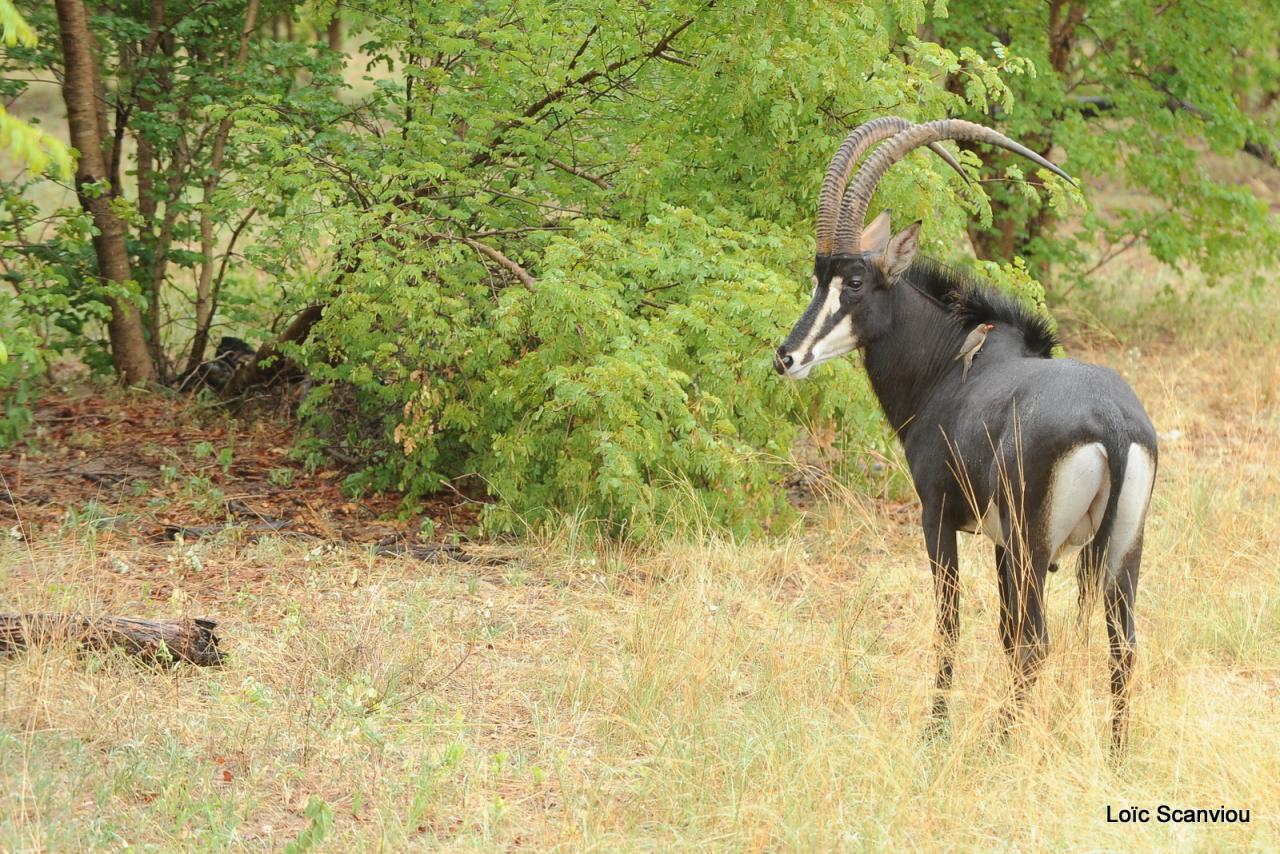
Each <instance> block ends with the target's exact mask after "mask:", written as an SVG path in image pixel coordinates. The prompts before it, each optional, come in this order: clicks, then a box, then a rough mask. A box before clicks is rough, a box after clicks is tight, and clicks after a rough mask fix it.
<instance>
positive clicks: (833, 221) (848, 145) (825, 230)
mask: <svg viewBox="0 0 1280 854" xmlns="http://www.w3.org/2000/svg"><path fill="white" fill-rule="evenodd" d="M913 127H917V125H916V124H915V123H914V122H909V121H907V120H906V119H902V118H898V117H897V116H885V117H884V118H879V119H872V120H871V121H869V122H866V123H865V124H862V125H860V126H858V127H857V128H855V129H854V130H853V131H851V132H850V133H849V135H848V136H846V137H845V138H844V142H842V143H841V144H840V148H838V149H837V150H836V154H835V156H834V157H832V158H831V165H830V166H828V167H827V177H826V178H824V179H823V181H822V192H820V193H819V194H818V254H819V255H829V254H831V250H832V248H833V247H834V245H835V237H836V225H837V222H838V218H839V204H840V199H841V197H842V196H843V195H844V188H845V185H846V184H848V183H849V175H850V174H851V173H852V172H853V167H854V166H855V165H857V163H858V161H859V160H861V159H862V155H864V154H866V152H867V149H869V148H870V147H871V146H873V145H875V144H876V143H878V142H880V141H881V140H883V139H888V138H889V137H892V136H894V135H895V134H898V133H901V132H902V131H904V130H910V129H911V128H913ZM928 145H929V148H930V149H931V150H932V151H933V152H934V153H935V154H937V155H938V156H939V157H941V158H942V159H943V160H944V161H946V163H947V165H948V166H950V167H951V168H952V169H954V170H956V172H958V173H959V174H960V177H961V178H964V179H965V180H966V181H968V180H969V176H968V175H965V174H964V170H963V169H962V168H960V163H959V161H957V160H956V159H955V157H954V156H953V155H952V154H951V152H950V151H947V150H946V149H945V148H943V147H942V146H941V145H938V144H937V143H936V142H932V143H928Z"/></svg>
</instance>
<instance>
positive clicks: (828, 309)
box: [795, 276, 844, 362]
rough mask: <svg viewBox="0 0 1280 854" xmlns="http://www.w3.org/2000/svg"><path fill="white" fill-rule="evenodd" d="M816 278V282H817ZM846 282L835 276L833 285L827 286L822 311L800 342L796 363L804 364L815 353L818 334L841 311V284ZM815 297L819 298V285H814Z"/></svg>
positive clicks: (832, 281) (815, 277)
mask: <svg viewBox="0 0 1280 854" xmlns="http://www.w3.org/2000/svg"><path fill="white" fill-rule="evenodd" d="M817 278H818V277H817V276H814V281H815V282H816V281H817ZM842 281H844V280H843V279H841V278H840V277H839V276H835V277H834V278H832V280H831V284H829V285H827V295H826V298H825V299H824V300H823V301H822V309H821V311H819V312H818V316H817V317H815V318H814V319H813V325H812V326H810V327H809V332H808V334H807V335H805V336H804V340H803V341H801V342H800V346H799V347H797V348H796V353H795V354H796V361H798V362H804V361H805V360H806V357H807V356H808V355H809V354H810V353H812V352H813V348H814V345H815V344H816V343H817V340H816V339H817V337H818V333H819V332H821V331H822V328H823V327H824V326H826V325H827V322H828V321H829V320H830V319H831V316H832V315H833V314H835V313H836V312H837V311H838V310H839V309H840V283H841V282H842ZM814 296H815V297H816V296H817V285H816V284H815V285H814Z"/></svg>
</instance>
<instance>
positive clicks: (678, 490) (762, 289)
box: [312, 207, 874, 533]
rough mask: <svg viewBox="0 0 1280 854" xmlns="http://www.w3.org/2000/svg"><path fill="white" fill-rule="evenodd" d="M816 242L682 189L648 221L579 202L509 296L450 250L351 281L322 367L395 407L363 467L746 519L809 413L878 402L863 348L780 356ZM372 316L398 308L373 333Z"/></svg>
mask: <svg viewBox="0 0 1280 854" xmlns="http://www.w3.org/2000/svg"><path fill="white" fill-rule="evenodd" d="M811 253H812V245H811V241H810V240H809V239H808V237H807V236H806V237H805V238H803V239H802V238H798V237H797V236H795V235H793V234H789V233H787V232H785V231H783V230H780V229H778V228H776V227H774V226H771V225H769V224H767V223H761V222H732V218H731V217H729V216H728V215H726V214H724V213H723V212H719V213H718V214H717V215H715V216H707V217H704V216H700V215H698V214H695V213H693V212H692V211H689V210H688V209H685V208H675V207H665V208H662V209H661V211H660V212H659V213H657V214H655V215H653V216H651V217H649V219H648V221H647V222H646V223H645V227H643V228H634V227H620V226H618V225H617V224H616V223H610V222H607V221H604V220H590V219H580V220H577V221H575V222H573V223H572V224H571V225H570V226H569V227H568V230H567V231H563V232H560V233H558V234H557V235H556V236H555V237H554V238H553V239H551V240H550V241H549V242H548V245H547V247H546V250H545V253H544V256H543V258H542V262H541V275H540V277H539V279H538V281H537V283H536V285H535V286H534V287H533V288H522V287H509V288H506V289H505V290H504V291H503V292H502V293H501V294H500V295H499V297H498V299H497V300H496V301H494V300H492V299H491V295H490V294H489V292H488V289H487V288H486V287H483V286H480V287H476V286H475V285H474V284H470V283H467V282H466V280H461V281H451V280H450V279H449V278H448V276H447V274H448V272H449V270H448V269H447V268H446V269H444V270H441V271H439V273H440V275H438V276H425V275H424V276H422V277H421V278H415V279H414V280H413V282H412V283H404V284H405V286H404V287H402V286H401V283H396V285H395V286H394V287H380V288H378V289H377V290H376V291H373V292H371V291H369V290H361V291H359V292H355V293H352V292H348V293H346V294H344V295H343V296H342V297H340V298H339V299H338V301H337V302H335V303H334V304H333V305H331V307H330V313H329V315H327V317H326V320H325V323H324V326H323V328H322V329H321V330H319V331H320V335H319V336H318V338H317V340H318V341H324V342H325V345H324V346H322V347H319V348H317V350H316V351H315V352H316V354H317V356H318V357H319V358H317V359H316V361H315V362H314V363H313V365H312V370H313V372H314V373H315V374H317V375H318V376H322V377H326V378H328V379H331V380H340V381H342V382H348V383H354V384H356V386H357V388H358V389H359V390H360V396H361V397H362V398H363V400H362V403H363V404H364V405H366V406H369V405H378V406H383V407H385V409H384V411H385V412H386V413H387V415H386V418H385V422H384V428H385V429H386V430H387V432H389V433H391V434H392V435H393V436H394V437H395V439H396V441H397V442H398V443H399V445H400V448H401V450H402V451H403V453H402V454H398V453H388V454H386V455H385V456H384V458H383V462H382V464H381V466H380V467H379V468H378V469H375V470H374V471H373V472H371V473H368V474H366V475H364V476H363V477H362V478H360V479H358V480H357V485H361V484H368V485H371V486H390V485H394V486H396V487H399V488H402V489H409V490H411V491H412V490H415V489H417V490H422V491H427V490H431V489H433V488H437V487H438V486H439V483H440V481H441V479H445V478H456V477H459V476H463V475H474V476H477V477H479V478H480V479H481V480H482V481H483V482H484V485H485V487H486V489H487V490H488V491H489V492H490V493H491V494H492V495H494V496H495V497H496V498H498V499H500V502H499V503H498V504H496V505H493V506H492V507H491V508H490V514H489V516H488V519H487V521H488V523H489V524H490V526H491V527H493V528H496V529H510V528H512V527H515V526H516V525H517V524H519V520H525V521H527V522H537V521H540V520H544V519H547V518H548V517H550V516H552V515H554V514H555V513H557V512H563V511H566V510H568V511H577V512H580V513H584V514H586V515H587V516H589V517H592V518H595V519H599V520H602V521H607V522H608V523H609V524H610V525H611V526H612V527H613V528H614V529H616V530H632V531H637V532H641V533H643V532H647V531H649V530H651V529H653V528H655V527H670V526H672V525H678V524H681V523H682V522H683V521H687V518H688V517H687V515H686V514H688V513H690V512H698V513H701V512H702V511H703V509H704V508H705V513H706V521H709V522H712V523H713V524H717V525H724V526H727V527H729V528H731V529H733V530H735V531H739V532H745V531H749V530H752V529H757V528H758V527H760V526H768V525H769V524H771V523H774V522H776V521H778V520H780V519H784V518H786V516H787V512H788V511H787V509H786V503H785V501H784V500H783V499H782V496H781V494H780V491H779V490H777V489H776V488H775V487H776V483H777V481H778V480H779V479H780V477H781V475H782V474H783V473H784V471H785V469H786V467H785V466H784V465H781V464H782V463H783V462H784V461H786V460H787V458H788V454H789V449H790V446H791V442H792V440H793V439H794V437H795V435H796V431H797V424H800V423H802V422H803V421H805V420H806V419H811V418H821V419H831V420H835V421H837V422H852V421H854V420H856V419H857V414H858V413H859V412H862V411H865V410H866V408H867V407H868V406H874V404H873V403H872V402H871V401H870V399H869V398H868V397H867V396H866V392H865V390H864V386H862V384H861V382H860V380H855V379H854V374H853V368H854V366H853V365H852V364H850V363H843V364H833V365H831V366H830V369H829V370H825V371H823V372H822V374H821V376H819V377H818V378H817V380H816V381H814V382H810V383H805V384H792V383H786V382H783V381H781V380H780V379H779V378H778V377H777V376H776V375H775V374H774V373H773V369H772V361H771V359H772V355H771V354H772V350H773V347H775V346H776V345H777V342H778V341H779V340H780V338H781V336H782V335H783V334H785V329H786V327H787V326H788V325H789V324H791V323H793V322H794V320H795V318H796V317H797V316H798V315H799V312H800V310H801V309H802V307H803V305H804V301H805V300H806V299H807V297H808V293H807V289H806V288H805V286H804V283H803V277H801V276H794V277H786V276H783V275H780V274H779V272H778V271H779V270H788V269H790V270H803V269H804V268H805V266H806V265H807V264H808V263H810V256H811ZM455 272H456V271H455ZM780 294H786V295H787V296H786V297H784V298H781V299H780V298H779V295H780ZM347 303H354V304H356V305H355V306H353V307H352V308H350V309H348V308H347ZM432 306H436V307H439V308H436V309H435V310H433V309H432V308H431V307H432ZM371 317H373V318H387V319H390V318H394V320H395V322H393V323H379V324H371V323H367V322H366V323H363V324H362V325H361V326H360V328H359V332H360V337H359V339H356V338H355V337H354V336H353V334H352V333H353V331H354V330H353V326H355V325H356V323H357V322H358V321H361V320H365V319H368V318H371ZM326 333H327V334H326ZM357 341H358V343H357ZM406 341H414V342H416V346H414V347H413V348H412V350H411V351H409V350H407V349H406V347H405V342H406ZM339 342H341V343H339ZM340 354H341V356H342V357H343V358H342V359H341V360H337V359H335V358H334V357H335V356H338V355H340ZM406 356H408V358H406ZM320 397H321V399H324V398H327V394H325V393H323V392H322V393H321V395H320ZM326 410H327V407H326V406H324V405H321V406H320V407H319V411H326ZM863 420H864V422H865V420H866V419H863Z"/></svg>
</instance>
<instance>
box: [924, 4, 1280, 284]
mask: <svg viewBox="0 0 1280 854" xmlns="http://www.w3.org/2000/svg"><path fill="white" fill-rule="evenodd" d="M956 11H957V13H956V14H954V15H933V16H931V17H930V19H929V21H928V25H929V28H930V30H931V32H932V33H933V34H934V35H935V37H936V38H937V39H938V41H939V42H940V43H942V44H944V45H949V46H951V45H982V44H987V45H995V46H996V49H997V50H999V51H1000V52H1001V53H1008V54H1011V55H1016V56H1021V57H1025V58H1027V59H1029V60H1031V62H1032V63H1033V64H1034V68H1035V70H1036V73H1035V74H1025V75H1019V76H1016V77H1010V78H1009V80H1008V82H1009V86H1010V88H1011V89H1012V90H1013V93H1014V103H1015V105H1016V107H1015V108H1014V109H1012V110H970V111H969V116H970V117H972V118H976V119H979V120H982V121H987V122H995V123H997V125H998V126H999V127H1001V128H1002V129H1003V130H1005V131H1006V132H1007V133H1009V134H1011V135H1013V136H1014V137H1015V138H1018V139H1021V140H1024V141H1026V142H1027V144H1028V145H1030V146H1031V147H1032V148H1035V149H1036V150H1038V151H1040V152H1041V153H1048V152H1050V151H1052V152H1054V153H1055V155H1056V156H1059V157H1060V158H1062V159H1064V160H1065V165H1066V167H1067V168H1068V169H1069V170H1073V171H1075V172H1076V173H1077V174H1079V175H1080V176H1081V177H1083V178H1084V179H1085V180H1086V181H1089V182H1094V183H1097V182H1100V181H1106V182H1118V183H1120V184H1121V185H1123V186H1124V187H1126V188H1128V190H1130V191H1131V192H1133V191H1136V192H1137V193H1139V194H1140V195H1139V196H1138V197H1137V198H1136V199H1134V197H1133V196H1131V197H1130V198H1131V199H1133V201H1128V202H1120V203H1114V204H1110V205H1108V210H1107V211H1106V213H1105V215H1103V214H1100V213H1099V212H1097V211H1092V212H1090V213H1089V214H1088V215H1086V216H1085V217H1084V219H1083V221H1082V222H1081V223H1080V225H1079V228H1078V229H1076V230H1075V233H1073V234H1072V235H1071V236H1070V237H1068V236H1067V234H1065V233H1064V230H1063V229H1062V228H1061V227H1060V224H1059V223H1058V222H1057V221H1056V219H1055V217H1054V214H1053V211H1052V210H1051V209H1050V208H1049V207H1048V206H1046V205H1045V204H1044V203H1043V201H1042V200H1041V199H1039V198H1035V197H1030V196H1027V195H1026V194H1024V193H1022V192H1019V190H1018V188H1017V187H1001V186H994V187H988V192H989V193H990V196H991V203H992V208H993V217H992V223H991V224H990V225H986V224H976V225H975V226H974V227H973V228H972V229H971V237H972V239H973V245H974V249H975V251H976V252H977V253H978V255H979V256H980V257H984V258H995V259H1006V258H1009V257H1012V256H1013V255H1015V254H1018V255H1022V256H1024V257H1027V258H1029V259H1031V260H1032V261H1033V263H1034V264H1035V266H1036V269H1037V270H1039V271H1040V273H1041V275H1042V276H1043V275H1046V274H1047V272H1048V269H1049V265H1050V264H1053V265H1055V267H1056V269H1057V271H1058V273H1059V274H1060V276H1061V278H1062V280H1063V283H1064V284H1065V285H1066V286H1067V287H1071V286H1074V285H1075V284H1078V283H1079V282H1081V281H1083V280H1084V279H1085V277H1086V276H1087V274H1088V273H1089V272H1091V271H1092V270H1093V269H1094V268H1095V267H1096V266H1097V264H1098V263H1101V262H1104V261H1105V260H1107V259H1108V258H1110V257H1114V256H1115V255H1116V254H1117V253H1119V252H1121V251H1124V250H1125V249H1127V248H1130V247H1132V246H1134V245H1137V244H1138V243H1142V244H1143V245H1145V246H1146V247H1147V248H1148V249H1149V250H1150V251H1151V253H1152V254H1153V255H1154V256H1155V257H1156V258H1157V259H1159V260H1160V261H1162V262H1164V263H1166V264H1171V265H1176V264H1180V263H1184V262H1190V263H1193V264H1195V265H1197V266H1199V267H1200V268H1202V269H1204V270H1206V271H1207V272H1209V273H1211V274H1215V275H1222V274H1226V273H1238V272H1241V271H1249V270H1252V269H1256V268H1257V267H1258V266H1260V265H1266V264H1272V263H1274V262H1275V259H1276V257H1277V253H1280V234H1278V233H1277V231H1276V230H1275V227H1274V218H1273V217H1272V216H1271V214H1270V213H1269V211H1268V210H1267V208H1266V205H1264V204H1263V203H1262V202H1260V201H1259V200H1258V198H1257V197H1256V195H1255V194H1254V193H1253V192H1252V191H1251V190H1250V188H1249V187H1248V186H1246V185H1245V184H1244V183H1243V182H1242V181H1241V180H1240V179H1239V178H1237V177H1235V176H1234V175H1232V174H1231V172H1230V171H1229V170H1222V169H1214V168H1212V165H1211V161H1209V160H1207V159H1206V158H1205V157H1204V154H1205V152H1206V151H1209V152H1214V153H1215V154H1218V155H1221V156H1222V157H1224V158H1229V157H1232V156H1237V157H1243V158H1245V159H1249V158H1253V159H1256V160H1257V161H1258V162H1260V163H1262V164H1265V165H1266V166H1267V167H1269V168H1271V169H1275V168H1276V167H1277V161H1276V154H1277V151H1278V150H1280V148H1277V146H1278V145H1280V112H1277V111H1276V109H1275V100H1276V93H1277V92H1280V66H1277V56H1278V51H1277V45H1278V44H1280V29H1278V28H1280V15H1278V14H1277V12H1278V11H1280V9H1278V8H1277V7H1276V5H1275V4H1274V3H1272V2H1262V3H1252V2H1244V3H1228V4H1202V3H1180V2H1173V3H1157V4H1152V3H1145V2H1118V3H1091V2H1088V1H1087V0H1053V2H1049V3H1040V2H1022V3H1020V2H1014V3H1005V2H999V3H996V2H986V0H979V2H975V3H966V4H965V5H964V8H963V11H961V10H956ZM949 85H950V86H951V87H952V88H954V89H957V90H960V89H962V88H963V87H964V85H966V84H965V82H964V81H963V80H962V79H960V78H953V79H952V80H951V81H950V83H949ZM1238 173H1239V170H1236V174H1238ZM1099 244H1101V246H1102V254H1101V255H1100V256H1099V254H1098V253H1097V252H1096V251H1095V247H1098V246H1099Z"/></svg>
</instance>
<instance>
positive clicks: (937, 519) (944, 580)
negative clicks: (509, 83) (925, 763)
mask: <svg viewBox="0 0 1280 854" xmlns="http://www.w3.org/2000/svg"><path fill="white" fill-rule="evenodd" d="M924 538H925V545H926V547H927V548H928V551H929V565H930V569H932V571H933V594H934V599H935V600H936V602H937V617H936V626H937V633H936V636H935V643H936V646H937V652H938V678H937V681H936V683H935V688H936V693H935V694H934V698H933V722H932V723H933V728H934V729H935V730H937V729H941V728H943V727H945V726H946V724H947V695H948V693H949V692H950V690H951V680H952V677H953V676H954V675H955V665H956V642H957V641H958V640H959V638H960V573H959V560H958V558H957V553H956V529H955V528H954V527H952V526H951V525H950V524H948V523H947V522H945V521H944V520H943V519H942V514H941V513H939V512H936V511H935V512H930V508H926V509H925V513H924Z"/></svg>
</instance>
